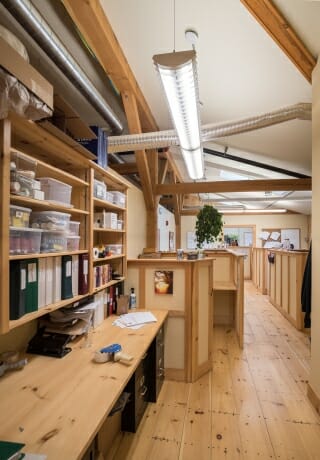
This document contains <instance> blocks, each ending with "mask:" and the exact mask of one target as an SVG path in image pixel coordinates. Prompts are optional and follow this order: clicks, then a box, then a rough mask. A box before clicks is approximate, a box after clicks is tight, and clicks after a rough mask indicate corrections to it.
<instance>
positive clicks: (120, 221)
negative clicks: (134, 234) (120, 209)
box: [117, 219, 123, 230]
mask: <svg viewBox="0 0 320 460" xmlns="http://www.w3.org/2000/svg"><path fill="white" fill-rule="evenodd" d="M117 229H118V230H123V220H120V219H118V220H117Z"/></svg>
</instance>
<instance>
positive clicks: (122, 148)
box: [108, 103, 311, 152]
mask: <svg viewBox="0 0 320 460" xmlns="http://www.w3.org/2000/svg"><path fill="white" fill-rule="evenodd" d="M294 119H300V120H311V104H309V103H300V104H295V105H292V106H289V107H284V108H282V109H280V110H275V111H273V112H268V113H265V114H262V115H258V116H255V117H250V118H244V119H242V120H238V121H230V122H226V123H221V124H209V125H204V126H202V128H201V140H202V142H206V141H209V140H213V139H217V138H219V137H225V136H232V135H235V134H240V133H245V132H248V131H253V130H255V129H261V128H265V127H267V126H272V125H276V124H279V123H282V122H284V121H289V120H294ZM173 145H179V141H178V136H177V135H176V133H175V131H174V130H173V129H172V130H168V131H157V132H153V133H143V134H130V135H125V136H110V137H109V139H108V151H109V152H126V151H130V150H140V149H153V148H160V147H169V146H173Z"/></svg>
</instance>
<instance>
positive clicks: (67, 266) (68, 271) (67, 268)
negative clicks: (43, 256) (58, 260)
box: [66, 260, 72, 277]
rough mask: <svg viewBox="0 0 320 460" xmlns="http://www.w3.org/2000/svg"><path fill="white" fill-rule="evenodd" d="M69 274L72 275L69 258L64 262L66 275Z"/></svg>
mask: <svg viewBox="0 0 320 460" xmlns="http://www.w3.org/2000/svg"><path fill="white" fill-rule="evenodd" d="M71 275H72V262H71V260H69V261H68V262H67V263H66V276H67V277H69V276H71Z"/></svg>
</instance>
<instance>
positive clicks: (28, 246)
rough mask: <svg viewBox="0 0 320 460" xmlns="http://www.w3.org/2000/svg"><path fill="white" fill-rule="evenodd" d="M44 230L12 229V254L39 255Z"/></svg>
mask: <svg viewBox="0 0 320 460" xmlns="http://www.w3.org/2000/svg"><path fill="white" fill-rule="evenodd" d="M41 234H42V230H38V229H33V228H22V227H10V254H12V255H14V254H38V253H39V252H40V241H41Z"/></svg>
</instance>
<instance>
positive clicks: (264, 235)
mask: <svg viewBox="0 0 320 460" xmlns="http://www.w3.org/2000/svg"><path fill="white" fill-rule="evenodd" d="M269 235H270V232H260V233H259V238H260V239H261V240H265V241H266V240H267V239H268V238H269Z"/></svg>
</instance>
